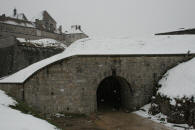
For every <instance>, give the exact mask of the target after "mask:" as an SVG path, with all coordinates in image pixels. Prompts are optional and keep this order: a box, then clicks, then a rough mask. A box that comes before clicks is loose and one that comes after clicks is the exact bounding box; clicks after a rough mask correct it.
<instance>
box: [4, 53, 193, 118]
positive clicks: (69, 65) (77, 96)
mask: <svg viewBox="0 0 195 130" xmlns="http://www.w3.org/2000/svg"><path fill="white" fill-rule="evenodd" d="M192 57H194V55H193V56H186V55H148V56H147V55H146V56H141V55H140V56H139V55H137V56H136V55H135V56H128V55H127V56H73V57H70V58H66V59H64V60H61V61H58V62H56V63H53V64H51V65H49V66H47V67H45V68H43V69H41V70H39V71H38V72H36V73H35V74H34V75H33V76H31V77H30V78H29V79H28V80H27V81H26V82H25V83H24V84H0V88H1V89H3V90H5V91H6V92H8V93H9V94H10V95H13V96H14V97H16V98H18V99H19V100H21V99H23V100H25V102H26V103H27V104H28V105H30V106H31V107H32V108H34V109H36V110H38V111H40V112H43V113H50V114H51V113H56V112H66V113H90V112H95V111H97V102H96V91H97V88H98V85H99V84H100V82H101V81H102V80H103V79H105V78H106V77H109V76H111V75H112V70H113V69H115V70H116V75H117V76H119V77H122V78H123V79H125V80H126V81H127V82H128V83H129V84H130V87H131V89H132V93H131V94H130V95H126V96H124V97H126V98H127V99H126V102H128V104H127V108H128V109H130V110H135V109H138V108H139V107H141V106H143V105H144V104H146V103H148V102H149V101H150V98H151V96H152V95H153V92H154V88H155V86H156V83H157V81H158V80H159V79H160V78H161V76H162V75H163V74H164V73H165V72H166V71H167V70H168V69H170V68H172V67H174V66H176V65H177V64H179V63H181V62H183V61H186V60H188V59H190V58H192ZM128 89H129V88H126V90H128Z"/></svg>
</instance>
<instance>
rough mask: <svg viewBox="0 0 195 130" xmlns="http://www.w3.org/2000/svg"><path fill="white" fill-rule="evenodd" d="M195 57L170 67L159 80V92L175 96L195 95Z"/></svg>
mask: <svg viewBox="0 0 195 130" xmlns="http://www.w3.org/2000/svg"><path fill="white" fill-rule="evenodd" d="M194 66H195V58H193V59H192V60H190V61H187V62H184V63H181V64H179V65H177V66H176V67H174V68H173V69H170V70H169V71H168V72H167V73H166V74H165V75H164V77H163V78H162V79H161V80H160V81H159V84H160V85H161V88H160V89H159V90H158V93H159V94H160V95H163V96H167V97H169V98H171V99H172V100H174V98H183V97H184V96H185V97H187V98H191V97H192V96H193V97H195V86H194V85H195V80H194V79H195V69H194Z"/></svg>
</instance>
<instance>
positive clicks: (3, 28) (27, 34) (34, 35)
mask: <svg viewBox="0 0 195 130" xmlns="http://www.w3.org/2000/svg"><path fill="white" fill-rule="evenodd" d="M0 35H12V36H16V37H21V38H26V39H31V40H36V39H40V38H52V39H56V40H59V41H65V35H61V34H57V33H51V32H47V31H41V30H39V29H36V28H31V27H23V26H18V25H12V24H6V23H1V22H0Z"/></svg>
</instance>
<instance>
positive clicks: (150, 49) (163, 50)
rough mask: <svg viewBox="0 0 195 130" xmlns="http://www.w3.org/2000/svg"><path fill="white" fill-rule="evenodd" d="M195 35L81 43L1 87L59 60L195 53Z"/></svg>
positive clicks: (35, 65)
mask: <svg viewBox="0 0 195 130" xmlns="http://www.w3.org/2000/svg"><path fill="white" fill-rule="evenodd" d="M194 42H195V35H180V36H147V37H140V38H139V37H138V38H128V37H127V38H118V39H114V38H112V39H105V38H104V39H96V38H86V39H81V40H78V41H76V42H74V43H73V44H71V45H70V46H69V47H67V49H66V50H65V51H63V52H62V53H60V54H57V55H55V56H52V57H50V58H47V59H44V60H42V61H40V62H37V63H34V64H32V65H30V66H28V67H26V68H24V69H22V70H20V71H18V72H16V73H15V74H12V75H10V76H8V77H4V78H2V79H1V80H0V83H23V82H24V81H25V80H26V79H27V78H28V77H29V76H31V75H32V74H33V73H35V72H36V71H38V70H39V69H41V68H43V67H45V66H47V65H49V64H51V63H53V62H56V61H58V60H61V59H64V58H67V57H70V56H75V55H142V54H145V55H151V54H187V53H195V44H194Z"/></svg>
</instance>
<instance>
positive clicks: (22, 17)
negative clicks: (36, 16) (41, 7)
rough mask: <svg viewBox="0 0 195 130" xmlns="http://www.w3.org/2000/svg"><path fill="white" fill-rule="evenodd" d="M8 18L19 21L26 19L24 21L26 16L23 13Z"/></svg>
mask: <svg viewBox="0 0 195 130" xmlns="http://www.w3.org/2000/svg"><path fill="white" fill-rule="evenodd" d="M10 17H12V18H15V19H19V20H27V19H25V18H26V16H25V14H24V13H17V14H16V15H12V16H10Z"/></svg>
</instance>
